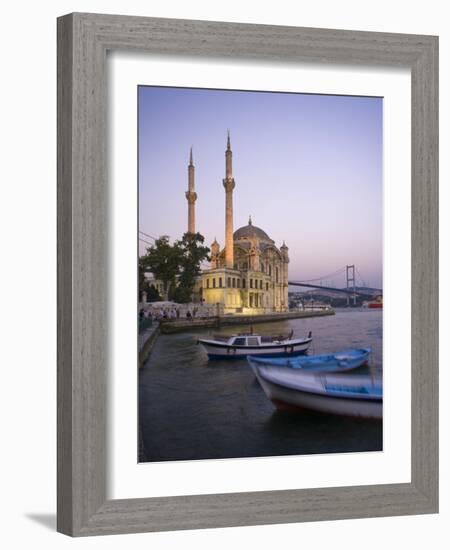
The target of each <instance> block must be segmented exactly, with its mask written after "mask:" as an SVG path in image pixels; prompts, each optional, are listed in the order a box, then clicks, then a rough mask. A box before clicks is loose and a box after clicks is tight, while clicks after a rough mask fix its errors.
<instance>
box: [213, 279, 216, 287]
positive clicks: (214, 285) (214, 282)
mask: <svg viewBox="0 0 450 550" xmlns="http://www.w3.org/2000/svg"><path fill="white" fill-rule="evenodd" d="M213 288H216V278H215V277H214V279H213Z"/></svg>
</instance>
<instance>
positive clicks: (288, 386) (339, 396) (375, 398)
mask: <svg viewBox="0 0 450 550" xmlns="http://www.w3.org/2000/svg"><path fill="white" fill-rule="evenodd" d="M256 370H257V372H256V376H257V378H258V379H259V377H261V378H262V379H263V380H264V382H266V383H269V384H273V385H274V386H277V387H279V388H282V389H283V388H284V389H288V390H291V391H293V392H300V393H305V394H311V393H312V394H314V395H320V396H322V397H333V398H337V399H354V400H355V401H357V402H361V401H369V402H371V403H372V402H380V403H382V402H383V394H381V395H379V396H378V395H370V394H360V393H354V394H351V395H349V394H345V393H340V392H336V391H333V390H331V391H329V390H326V389H324V391H320V390H319V389H317V390H315V389H311V390H309V389H306V388H304V387H300V388H298V387H295V386H293V385H291V384H289V383H287V384H286V383H283V384H280V383H279V382H274V381H273V380H271V379H270V378H266V377H265V376H264V375H263V374H261V373H260V372H259V367H256ZM296 372H301V370H298V371H296ZM308 374H314V373H308ZM323 374H325V373H318V375H319V376H320V375H323ZM330 374H335V373H330Z"/></svg>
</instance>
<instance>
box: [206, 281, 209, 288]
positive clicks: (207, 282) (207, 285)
mask: <svg viewBox="0 0 450 550" xmlns="http://www.w3.org/2000/svg"><path fill="white" fill-rule="evenodd" d="M206 288H209V279H206Z"/></svg>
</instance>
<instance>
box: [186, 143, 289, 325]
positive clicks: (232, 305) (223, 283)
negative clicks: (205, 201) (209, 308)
mask: <svg viewBox="0 0 450 550" xmlns="http://www.w3.org/2000/svg"><path fill="white" fill-rule="evenodd" d="M222 183H223V186H224V189H225V246H224V248H222V249H221V247H220V245H219V243H218V242H217V240H216V239H214V242H213V243H212V244H211V265H210V268H209V269H206V270H203V271H202V274H201V276H200V277H199V281H198V285H197V287H196V289H195V290H196V295H197V297H198V298H199V299H200V301H202V302H205V303H207V304H220V305H221V306H222V307H223V310H224V312H225V313H246V314H249V313H254V314H257V313H267V312H274V311H275V312H276V311H279V312H282V311H287V310H288V266H289V254H288V251H289V249H288V247H287V246H286V244H285V243H284V242H283V245H282V246H281V247H280V248H278V247H277V246H276V245H275V241H273V240H272V239H271V238H270V237H269V236H268V234H267V233H266V232H265V231H263V230H262V229H260V228H259V227H257V226H255V225H253V223H252V220H251V218H249V220H248V224H247V225H245V226H243V227H240V228H239V229H237V230H236V231H233V190H234V188H235V186H236V183H235V180H234V177H233V153H232V150H231V142H230V134H229V133H228V136H227V148H226V151H225V178H224V179H223V180H222ZM186 199H187V202H188V233H195V232H196V227H195V202H196V200H197V194H196V192H195V168H194V163H193V156H192V149H191V152H190V157H189V166H188V191H187V192H186Z"/></svg>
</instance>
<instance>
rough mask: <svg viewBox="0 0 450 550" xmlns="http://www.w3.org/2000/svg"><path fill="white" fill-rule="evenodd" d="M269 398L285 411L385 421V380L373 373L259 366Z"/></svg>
mask: <svg viewBox="0 0 450 550" xmlns="http://www.w3.org/2000/svg"><path fill="white" fill-rule="evenodd" d="M254 370H255V374H256V377H257V379H258V382H259V383H260V385H261V387H262V389H263V390H264V393H265V394H266V397H267V398H268V399H270V400H271V401H272V403H273V404H274V405H275V406H276V407H277V408H278V409H281V410H284V409H288V410H290V409H297V410H298V409H300V410H302V409H309V410H313V411H318V412H322V413H327V414H334V415H344V416H355V417H364V418H373V419H381V418H382V417H383V390H382V384H381V380H375V379H374V378H373V377H372V376H371V375H369V374H354V373H346V374H336V373H330V372H328V373H325V372H314V371H309V372H308V371H305V370H303V369H292V368H286V367H274V366H261V365H259V366H255V368H254Z"/></svg>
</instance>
